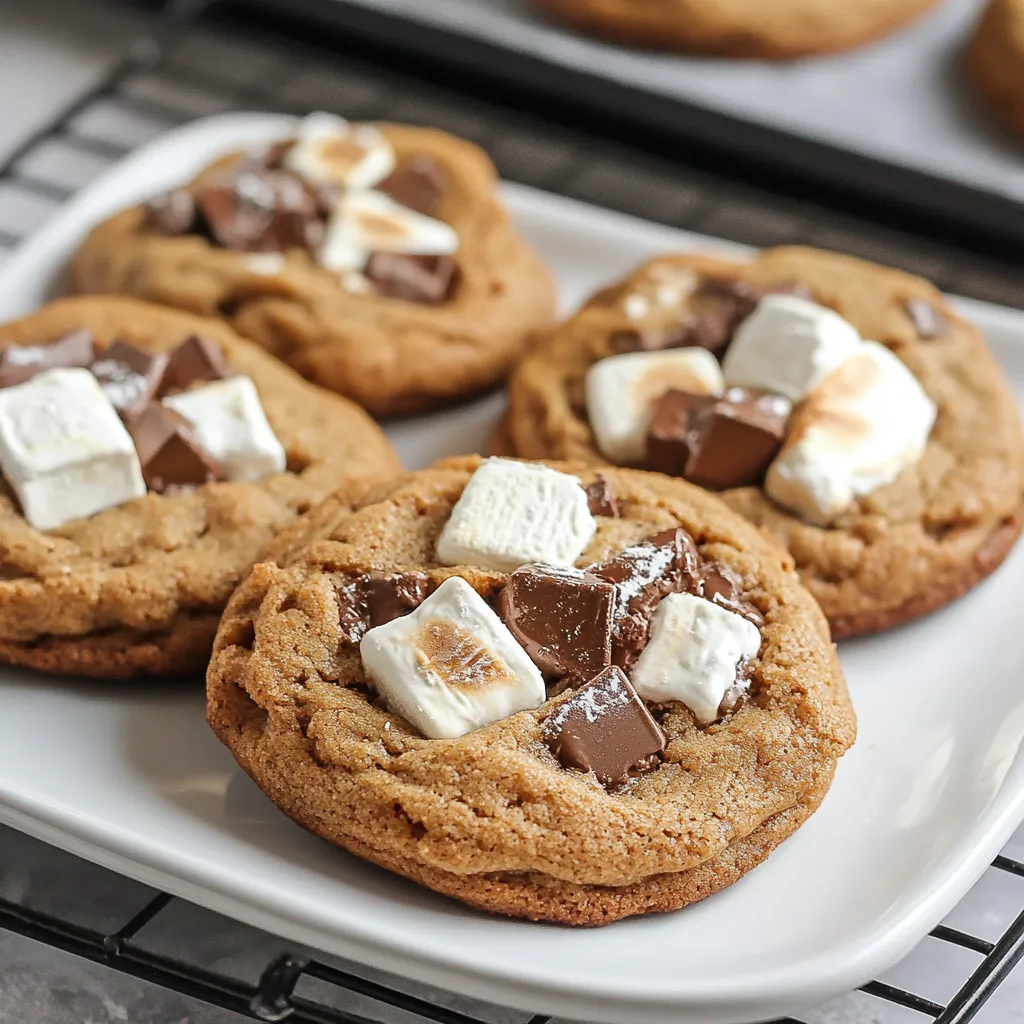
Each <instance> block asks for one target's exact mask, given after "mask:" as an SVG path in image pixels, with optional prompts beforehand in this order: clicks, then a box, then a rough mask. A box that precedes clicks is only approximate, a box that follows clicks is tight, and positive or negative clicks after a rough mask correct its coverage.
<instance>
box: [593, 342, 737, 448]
mask: <svg viewBox="0 0 1024 1024" xmlns="http://www.w3.org/2000/svg"><path fill="white" fill-rule="evenodd" d="M672 389H675V390H677V391H686V392H689V393H690V394H694V395H720V394H721V393H722V390H723V389H724V383H723V381H722V371H721V370H720V369H719V366H718V361H717V360H716V359H715V357H714V356H713V355H712V354H711V353H710V352H709V351H708V350H707V349H704V348H677V349H671V350H669V351H667V352H629V353H626V354H625V355H621V356H609V357H608V358H607V359H601V360H599V361H598V362H596V363H594V365H593V366H591V368H590V369H589V370H588V371H587V378H586V396H587V413H588V415H589V417H590V426H591V428H592V429H593V431H594V438H595V439H596V441H597V446H598V448H600V449H601V453H602V454H603V455H604V456H605V457H606V458H608V459H610V460H611V461H612V462H619V463H639V462H642V461H643V458H644V446H645V440H646V437H647V427H648V426H649V424H650V422H651V418H652V416H653V415H654V406H655V405H656V404H657V401H658V399H659V398H661V396H662V395H664V394H665V392H666V391H669V390H672Z"/></svg>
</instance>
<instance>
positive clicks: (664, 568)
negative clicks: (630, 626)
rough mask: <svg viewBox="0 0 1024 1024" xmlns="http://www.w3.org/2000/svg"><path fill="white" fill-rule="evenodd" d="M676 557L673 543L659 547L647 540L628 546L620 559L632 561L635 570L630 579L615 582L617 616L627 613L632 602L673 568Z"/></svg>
mask: <svg viewBox="0 0 1024 1024" xmlns="http://www.w3.org/2000/svg"><path fill="white" fill-rule="evenodd" d="M675 557H676V551H675V548H674V547H672V546H671V545H663V546H661V547H657V546H655V545H654V544H650V543H647V542H645V543H643V544H638V545H636V546H635V547H631V548H626V549H625V550H624V551H623V552H622V554H621V555H620V556H619V559H626V560H628V561H629V562H630V563H632V566H633V571H632V573H631V574H630V577H629V579H626V580H623V581H622V582H621V583H616V584H615V617H616V618H619V617H621V616H623V615H625V614H626V613H627V612H628V611H629V605H630V602H631V601H632V600H633V599H634V598H636V597H639V596H640V595H641V594H642V593H643V592H644V589H645V588H646V587H648V586H650V584H651V583H653V582H654V581H655V580H659V579H661V578H662V577H663V576H664V575H665V574H666V573H667V572H668V571H669V569H671V568H672V563H673V561H674V560H675Z"/></svg>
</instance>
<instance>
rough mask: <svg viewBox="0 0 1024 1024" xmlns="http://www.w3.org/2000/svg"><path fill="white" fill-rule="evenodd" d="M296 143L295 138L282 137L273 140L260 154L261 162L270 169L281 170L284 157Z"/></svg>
mask: <svg viewBox="0 0 1024 1024" xmlns="http://www.w3.org/2000/svg"><path fill="white" fill-rule="evenodd" d="M294 145H295V139H282V140H281V141H280V142H272V143H271V144H270V145H269V146H267V148H266V149H265V150H263V152H262V153H261V154H260V163H261V164H262V165H263V166H264V167H266V168H267V170H269V171H279V170H280V169H281V168H282V167H283V166H284V158H285V157H286V156H287V155H288V153H289V151H290V150H291V149H292V147H293V146H294Z"/></svg>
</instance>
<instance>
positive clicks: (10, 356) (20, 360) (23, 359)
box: [4, 345, 46, 366]
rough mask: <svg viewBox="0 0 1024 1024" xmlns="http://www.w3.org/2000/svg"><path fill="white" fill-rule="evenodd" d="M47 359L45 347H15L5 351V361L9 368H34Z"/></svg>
mask: <svg viewBox="0 0 1024 1024" xmlns="http://www.w3.org/2000/svg"><path fill="white" fill-rule="evenodd" d="M45 358H46V346H44V345H24V346H20V345H15V346H14V347H13V348H8V349H5V350H4V361H5V362H6V363H7V364H8V365H9V366H34V365H35V364H36V363H41V362H42V361H43V360H44V359H45Z"/></svg>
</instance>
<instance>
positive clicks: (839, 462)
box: [765, 341, 936, 525]
mask: <svg viewBox="0 0 1024 1024" xmlns="http://www.w3.org/2000/svg"><path fill="white" fill-rule="evenodd" d="M935 415H936V408H935V403H934V402H933V401H932V400H931V399H930V398H929V397H928V396H927V395H926V394H925V392H924V389H923V388H922V387H921V385H920V384H919V383H918V381H917V378H916V377H915V376H914V375H913V374H912V373H911V372H910V370H908V369H907V367H906V366H905V365H904V364H903V363H902V362H901V361H900V359H899V358H898V357H897V356H895V355H893V354H892V352H890V351H889V350H888V349H887V348H886V347H885V346H884V345H879V344H878V343H877V342H874V341H866V342H864V343H863V344H862V345H861V346H860V347H859V348H858V350H857V352H856V354H855V355H853V356H851V357H850V358H849V359H847V360H846V361H845V362H844V363H842V364H841V365H840V366H839V367H838V368H837V369H835V370H833V372H832V373H831V374H829V375H828V376H827V377H826V378H825V379H824V380H823V381H822V382H821V383H820V384H819V385H818V386H817V387H816V388H815V389H814V390H813V391H812V392H811V393H810V395H808V396H807V399H806V401H805V402H804V404H803V405H802V406H801V408H800V409H798V410H797V412H796V414H795V416H794V419H793V424H792V427H791V431H790V435H789V438H788V439H787V441H786V443H785V445H783V448H782V451H781V452H780V453H779V455H778V457H777V458H776V460H775V462H773V463H772V465H771V467H770V469H769V470H768V476H767V479H766V481H765V490H766V491H767V492H768V495H769V496H770V497H771V498H773V499H774V500H775V501H777V502H778V503H779V504H780V505H783V506H785V507H786V508H788V509H792V510H793V511H794V512H796V513H798V514H799V515H801V516H802V517H803V518H804V519H807V520H808V521H810V522H812V523H817V524H820V525H826V524H828V523H830V522H831V521H832V520H833V519H835V518H836V516H838V515H839V514H840V513H842V512H843V510H844V509H846V508H847V507H848V506H849V505H850V504H851V503H852V502H853V501H854V499H855V498H857V497H859V496H861V495H864V494H870V493H871V491H873V490H875V489H876V488H878V487H881V486H882V485H883V484H887V483H890V482H891V481H893V480H895V479H896V477H897V476H899V474H900V472H901V471H902V470H903V469H904V468H905V467H906V466H909V465H911V464H912V463H914V462H916V461H917V460H918V459H919V458H920V457H921V455H922V453H923V452H924V449H925V445H926V444H927V443H928V435H929V434H930V433H931V429H932V427H933V426H934V424H935Z"/></svg>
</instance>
